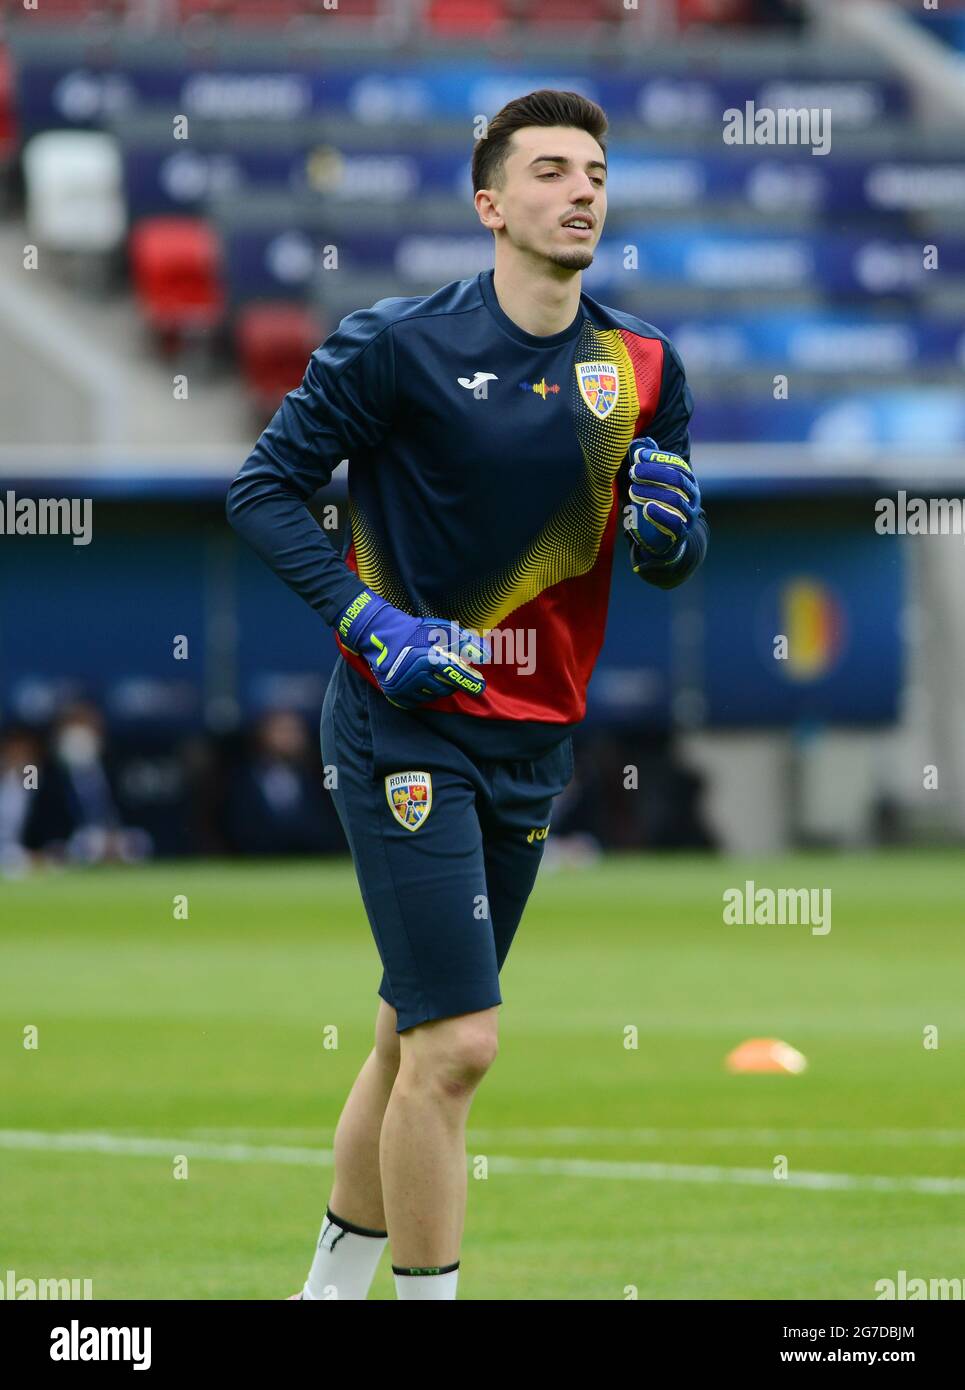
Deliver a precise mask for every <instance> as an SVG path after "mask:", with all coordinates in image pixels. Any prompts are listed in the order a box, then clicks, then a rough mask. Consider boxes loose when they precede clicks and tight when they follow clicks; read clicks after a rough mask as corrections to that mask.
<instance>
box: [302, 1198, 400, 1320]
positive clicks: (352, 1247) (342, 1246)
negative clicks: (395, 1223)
mask: <svg viewBox="0 0 965 1390" xmlns="http://www.w3.org/2000/svg"><path fill="white" fill-rule="evenodd" d="M388 1239H389V1237H388V1232H387V1231H369V1230H366V1228H365V1227H364V1226H353V1225H352V1223H351V1221H344V1220H343V1219H342V1217H340V1216H335V1215H334V1214H333V1213H332V1211H331V1209H330V1208H328V1207H326V1209H325V1220H324V1221H323V1222H322V1229H321V1232H320V1234H319V1237H318V1247H317V1249H316V1251H315V1258H314V1260H312V1267H311V1269H310V1270H309V1271H308V1278H307V1279H306V1280H305V1287H304V1288H303V1289H302V1298H304V1299H308V1300H312V1299H323V1298H326V1299H328V1298H349V1299H360V1298H368V1294H369V1289H370V1287H371V1285H372V1280H373V1279H374V1278H375V1271H376V1269H377V1268H378V1264H379V1259H380V1257H381V1255H382V1251H383V1250H384V1249H385V1247H386V1245H387V1244H388Z"/></svg>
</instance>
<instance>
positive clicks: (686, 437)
mask: <svg viewBox="0 0 965 1390" xmlns="http://www.w3.org/2000/svg"><path fill="white" fill-rule="evenodd" d="M693 413H694V398H693V395H692V394H691V391H690V387H689V386H688V384H687V378H686V376H685V374H684V368H683V363H682V362H681V360H680V357H679V355H678V353H677V350H676V348H675V347H674V346H673V345H672V343H670V342H669V341H665V343H664V360H663V378H662V381H661V385H660V400H659V403H658V405H657V410H656V413H655V414H654V417H653V419H652V420H651V422H650V424H649V425H648V426H647V434H649V435H650V436H651V438H653V439H655V440H656V441H657V443H658V444H659V446H660V448H661V449H663V450H664V451H665V452H666V453H668V454H679V455H680V457H681V458H682V459H686V460H687V462H688V463H689V462H690V417H691V415H693ZM627 540H628V542H629V544H630V556H631V564H632V565H633V567H634V569H635V570H636V573H637V574H639V576H640V578H641V579H645V580H646V581H647V583H648V584H653V585H655V586H656V587H657V588H658V589H675V588H676V587H677V585H678V584H682V583H683V582H684V580H685V579H689V578H690V576H691V575H692V574H693V572H694V571H695V570H696V569H698V568H699V567H700V565H702V564H703V561H704V556H705V555H706V554H707V546H708V543H709V540H710V527H709V525H708V522H707V518H706V516H705V515H704V512H703V510H702V509H701V512H700V514H699V515H698V517H697V521H696V524H695V526H694V529H693V530H692V531H691V532H690V534H689V535H688V537H687V540H686V544H685V546H684V552H683V554H682V555H681V557H680V558H679V560H677V561H675V562H674V564H672V565H667V564H661V563H660V562H659V561H658V562H657V563H656V564H654V563H653V562H652V561H650V560H649V559H648V557H647V555H646V552H645V551H643V550H641V549H640V547H639V546H638V545H637V543H636V542H635V541H634V540H633V538H632V536H630V535H629V533H627Z"/></svg>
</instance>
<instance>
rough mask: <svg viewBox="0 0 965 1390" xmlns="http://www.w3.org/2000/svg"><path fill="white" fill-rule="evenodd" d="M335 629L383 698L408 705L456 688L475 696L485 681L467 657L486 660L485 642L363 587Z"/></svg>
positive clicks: (423, 701)
mask: <svg viewBox="0 0 965 1390" xmlns="http://www.w3.org/2000/svg"><path fill="white" fill-rule="evenodd" d="M336 631H337V632H338V635H339V637H340V638H341V640H342V642H343V644H344V645H345V646H346V647H347V648H348V650H349V651H350V652H352V653H353V654H354V655H356V656H361V657H362V658H363V659H364V660H365V661H366V662H367V664H368V666H369V668H370V670H371V671H372V674H373V675H374V676H375V679H376V680H377V681H378V683H379V687H380V689H381V691H382V693H383V695H384V696H385V698H386V699H387V700H388V701H389V702H390V703H391V704H393V705H398V706H399V708H400V709H412V708H413V707H414V706H416V705H424V704H426V703H428V701H430V700H438V699H440V698H441V697H442V696H444V695H454V694H455V693H456V691H458V690H461V691H463V693H464V694H466V695H472V696H477V697H478V696H479V695H481V694H482V693H483V691H484V690H485V689H486V679H485V677H484V676H482V675H480V673H479V672H478V671H476V670H475V669H474V668H473V667H472V666H470V664H469V663H470V662H471V661H483V662H485V661H488V660H489V658H490V656H491V652H490V650H489V647H488V645H487V644H486V643H485V642H484V641H483V640H482V638H480V637H478V636H476V634H474V633H471V632H467V631H465V629H464V628H461V627H459V626H458V624H456V623H449V622H447V621H446V620H445V619H444V618H414V617H412V615H411V614H410V613H403V612H402V610H401V609H399V608H394V607H393V606H392V604H391V603H388V602H387V601H386V600H385V599H384V598H380V597H379V595H378V594H374V593H372V591H371V589H363V591H362V593H361V594H359V596H358V598H356V599H353V601H352V602H351V603H350V604H349V606H348V608H346V610H345V612H344V613H343V614H342V616H341V618H340V619H339V621H338V624H337V626H336Z"/></svg>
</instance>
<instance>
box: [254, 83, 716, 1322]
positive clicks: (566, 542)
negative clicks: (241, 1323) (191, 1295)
mask: <svg viewBox="0 0 965 1390" xmlns="http://www.w3.org/2000/svg"><path fill="white" fill-rule="evenodd" d="M606 129H607V122H606V117H605V115H604V113H603V112H602V111H601V109H600V108H599V107H598V106H596V105H595V104H594V103H593V102H591V101H588V100H586V99H585V98H584V97H582V96H579V95H577V94H575V93H572V92H556V91H541V92H534V93H531V94H530V95H529V96H525V97H520V98H518V99H517V100H514V101H512V102H510V103H509V104H508V105H507V106H506V107H504V108H503V110H502V111H501V112H500V113H499V114H498V115H497V116H496V117H495V118H494V119H493V121H492V122H491V123H490V125H489V129H488V134H487V137H486V138H485V139H482V140H480V141H479V142H478V143H477V145H476V148H475V151H474V154H473V185H474V188H475V190H476V192H475V206H476V210H477V212H478V215H479V218H480V221H481V222H482V223H483V225H484V226H485V227H486V228H487V229H489V230H490V231H491V232H492V234H493V236H494V240H495V268H494V269H493V270H490V271H486V272H483V273H481V274H479V275H477V276H474V277H472V278H470V279H467V280H462V281H456V282H453V283H451V284H447V285H444V286H443V287H442V288H441V289H439V290H438V291H436V292H435V293H434V294H431V295H428V296H425V297H422V298H411V299H383V300H380V301H379V302H378V303H377V304H375V305H374V306H373V307H372V308H371V309H363V310H360V311H358V312H357V313H353V314H350V315H349V316H348V317H347V318H345V319H343V320H342V322H341V324H340V325H339V327H338V329H337V330H336V331H335V332H334V333H332V334H331V336H330V337H329V338H328V339H327V341H326V342H325V343H324V344H323V345H322V346H321V347H320V348H318V349H317V350H316V351H315V352H314V353H313V354H312V356H311V358H310V360H309V363H308V368H307V370H306V373H305V377H304V380H303V382H302V384H301V386H300V387H299V388H298V389H297V390H295V391H292V392H291V393H290V394H289V395H288V396H286V397H285V400H284V401H283V402H282V405H281V407H280V409H279V410H278V412H277V414H276V415H275V417H274V419H273V420H272V421H271V423H270V424H269V425H268V427H267V428H266V429H265V431H264V433H263V434H262V436H261V438H260V439H259V440H258V442H257V444H256V445H255V447H254V449H253V451H252V453H251V455H250V457H249V458H248V460H247V461H246V463H245V464H244V466H243V468H242V469H241V471H240V473H239V474H238V476H237V477H236V478H235V480H234V482H233V483H232V484H231V487H230V489H229V493H228V499H227V514H228V518H229V520H230V522H231V524H232V526H233V527H234V528H235V530H236V531H238V533H239V534H240V535H242V536H244V537H245V539H246V540H247V541H248V542H249V543H250V544H251V545H252V546H253V547H254V548H255V549H256V550H257V551H258V552H259V554H261V556H262V557H263V558H264V559H265V560H266V561H267V563H268V564H269V565H271V567H272V568H273V569H274V570H275V571H276V573H277V574H278V575H279V576H280V577H281V578H282V579H283V580H284V581H285V582H286V583H288V584H289V585H290V586H291V587H292V589H294V590H295V591H296V592H297V593H299V594H300V595H301V596H302V597H303V598H304V599H305V600H306V601H307V602H308V603H309V604H310V605H311V606H312V608H314V609H315V611H316V612H317V613H318V614H319V616H320V617H321V618H322V619H323V620H324V622H325V623H327V624H329V625H330V626H331V627H332V628H333V629H334V634H335V641H336V642H337V644H338V648H339V652H340V659H339V660H338V662H337V664H336V669H335V672H334V675H333V677H332V679H331V681H330V683H329V687H328V691H327V693H326V697H325V702H324V708H323V711H322V720H321V750H322V757H323V761H324V762H325V764H326V765H332V766H334V768H335V770H336V773H337V786H335V787H333V796H334V800H335V805H336V808H337V810H338V814H339V817H340V819H341V822H342V825H343V827H344V830H345V834H346V838H347V840H348V843H349V847H350V849H351V853H352V858H353V862H354V865H355V870H356V873H357V876H358V881H359V887H360V890H361V895H362V899H363V902H364V905H365V910H366V913H367V915H368V919H369V923H370V926H371V929H372V933H373V935H374V938H375V943H376V946H377V948H378V952H379V956H380V960H381V964H382V979H381V983H380V985H379V991H378V992H379V995H380V1002H379V1007H378V1013H377V1017H376V1022H375V1046H374V1048H373V1050H372V1052H371V1054H370V1055H369V1057H368V1059H367V1061H366V1062H365V1064H364V1066H363V1067H362V1070H361V1072H360V1073H359V1076H358V1078H357V1080H356V1082H355V1084H354V1086H353V1088H352V1091H351V1093H350V1095H349V1097H348V1099H347V1101H346V1103H345V1106H344V1109H343V1111H342V1114H341V1117H340V1119H339V1123H338V1127H337V1129H336V1133H335V1175H334V1182H333V1185H332V1188H331V1192H330V1196H329V1202H328V1206H327V1210H326V1213H325V1217H324V1220H323V1221H322V1227H321V1235H320V1238H319V1240H318V1244H317V1247H316V1250H315V1254H314V1256H313V1259H312V1263H311V1267H310V1269H309V1271H308V1275H307V1278H306V1280H305V1283H304V1286H303V1289H302V1291H301V1293H300V1294H298V1295H293V1297H300V1298H303V1299H305V1300H313V1299H320V1298H331V1297H333V1296H337V1297H338V1298H350V1299H362V1298H365V1297H366V1296H367V1293H368V1290H369V1286H370V1284H371V1281H372V1278H373V1275H374V1273H375V1269H376V1266H377V1263H378V1260H379V1257H380V1255H381V1253H382V1251H383V1249H384V1247H385V1245H386V1243H387V1241H388V1242H389V1243H391V1258H392V1269H393V1273H394V1276H395V1285H396V1291H397V1295H398V1297H399V1298H400V1299H437V1300H445V1299H453V1298H455V1296H456V1286H457V1279H458V1270H459V1254H460V1245H461V1241H462V1232H463V1223H464V1215H465V1204H466V1186H467V1183H466V1160H465V1122H466V1117H467V1115H468V1112H469V1108H470V1105H471V1103H472V1098H473V1095H474V1093H475V1090H476V1088H477V1087H478V1085H479V1083H480V1081H481V1080H482V1078H483V1076H484V1075H485V1073H486V1071H487V1069H488V1068H489V1067H490V1065H491V1064H492V1062H493V1059H494V1057H495V1055H496V1047H497V1012H498V1007H499V1005H500V1004H501V1003H502V995H501V993H500V988H499V972H500V969H501V967H502V965H503V962H504V961H505V959H506V955H507V952H508V951H509V948H510V945H511V943H512V940H513V935H514V933H515V931H516V928H517V926H518V924H519V921H520V918H521V916H522V913H523V909H524V907H525V904H526V901H527V898H528V897H529V894H530V891H531V889H532V887H533V883H534V880H535V878H536V873H537V869H538V868H539V863H540V858H541V855H542V852H543V847H544V844H545V839H546V834H547V832H548V829H549V825H550V821H551V816H552V806H553V801H554V798H555V797H557V796H558V795H559V793H560V792H561V791H562V790H563V788H564V787H565V786H566V785H567V783H568V781H569V780H570V777H571V776H572V772H573V749H572V738H571V735H572V731H573V729H574V727H576V726H577V725H578V724H579V723H580V721H581V720H582V719H583V717H584V714H585V708H586V687H587V682H588V681H589V678H590V675H591V673H592V671H593V666H594V663H595V661H596V659H597V655H598V653H599V650H600V647H601V645H602V642H603V633H604V627H605V623H606V611H607V604H608V599H609V588H610V576H611V566H612V562H613V556H614V549H615V548H616V547H617V546H618V545H619V549H620V552H621V558H620V559H619V563H621V564H623V563H630V564H631V565H632V568H633V570H634V571H635V572H636V573H637V574H638V575H639V577H640V579H641V580H642V581H645V582H646V583H647V584H651V585H656V586H658V587H660V588H665V589H669V588H672V587H674V586H675V585H677V584H680V583H681V582H683V580H685V579H686V578H687V576H688V575H690V574H692V573H693V571H694V570H695V569H696V568H697V566H698V565H699V564H700V563H701V561H702V559H703V557H704V552H705V550H706V545H707V526H706V521H705V519H704V516H703V513H702V511H701V507H700V491H699V488H698V485H697V482H696V480H695V478H694V475H693V473H692V471H691V469H690V466H689V433H688V429H689V420H690V416H691V412H692V409H693V401H692V397H691V393H690V389H689V387H688V386H687V383H686V381H685V378H684V372H683V368H682V366H681V363H680V359H679V357H678V356H677V353H676V352H675V350H674V348H673V347H672V346H671V344H670V343H669V342H668V340H667V339H666V338H665V337H664V336H663V335H662V334H661V333H660V332H659V330H658V329H656V328H653V327H651V326H650V325H649V324H647V323H644V322H643V321H642V320H640V319H637V318H634V317H633V316H632V315H629V314H625V313H620V312H617V311H616V310H614V309H610V308H607V307H606V306H604V305H602V304H600V303H598V302H597V301H595V300H594V299H591V298H590V297H589V296H588V295H587V294H585V293H583V292H582V286H581V272H582V271H583V270H584V269H586V267H587V266H589V265H590V264H591V263H592V260H593V251H594V248H595V247H596V244H597V242H598V241H599V238H600V233H601V231H602V228H603V223H604V218H605V216H606V172H607V170H606V145H605V138H604V137H605V134H606ZM346 457H347V458H348V461H349V464H348V485H349V500H348V521H349V526H348V527H347V534H346V541H345V547H344V550H343V553H342V554H341V555H340V554H338V553H337V552H336V550H335V549H334V548H333V546H332V545H331V543H330V542H329V540H328V539H327V538H326V536H325V534H324V533H323V532H322V530H321V529H320V528H319V527H318V526H317V525H316V524H315V521H314V520H313V518H312V516H311V515H310V513H309V511H308V510H307V508H306V506H305V503H307V502H308V500H309V499H310V498H311V497H312V495H313V494H314V493H315V492H316V490H317V489H318V488H319V487H321V486H323V485H324V484H326V483H327V482H328V481H329V480H330V478H331V475H332V471H333V469H334V468H335V466H336V465H337V464H338V463H339V461H340V460H341V459H343V458H346ZM621 532H622V533H623V535H624V537H625V541H624V540H621V539H620V534H621Z"/></svg>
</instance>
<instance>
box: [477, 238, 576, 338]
mask: <svg viewBox="0 0 965 1390" xmlns="http://www.w3.org/2000/svg"><path fill="white" fill-rule="evenodd" d="M548 272H549V273H547V271H545V270H544V273H543V274H540V273H539V272H538V271H534V270H533V268H532V267H531V266H530V265H528V264H527V263H526V261H522V260H514V261H512V262H507V261H505V260H502V261H501V260H500V259H499V257H497V258H496V268H495V270H494V272H493V289H494V290H495V291H496V298H497V299H498V300H499V307H500V309H502V311H503V313H504V314H505V315H506V317H507V318H510V319H512V321H513V323H515V324H516V326H517V328H521V329H522V330H523V332H524V333H532V334H534V335H535V336H536V337H538V338H548V337H550V336H552V334H554V333H562V332H563V331H564V329H567V328H569V326H570V324H571V323H572V322H573V320H574V319H575V318H576V315H577V312H578V311H579V307H580V287H581V282H582V279H583V275H582V272H581V271H579V270H570V271H564V270H561V269H559V268H558V267H555V266H550V267H548Z"/></svg>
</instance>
